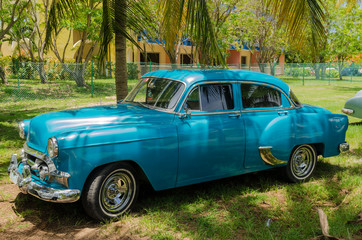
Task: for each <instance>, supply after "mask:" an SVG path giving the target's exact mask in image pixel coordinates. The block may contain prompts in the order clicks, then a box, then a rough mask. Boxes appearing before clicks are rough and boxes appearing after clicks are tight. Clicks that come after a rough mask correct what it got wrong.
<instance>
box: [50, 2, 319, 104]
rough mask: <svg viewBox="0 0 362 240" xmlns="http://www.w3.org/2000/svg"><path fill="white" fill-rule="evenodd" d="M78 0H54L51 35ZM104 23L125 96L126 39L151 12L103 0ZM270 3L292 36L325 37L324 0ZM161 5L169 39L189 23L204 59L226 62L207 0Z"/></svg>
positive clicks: (104, 41)
mask: <svg viewBox="0 0 362 240" xmlns="http://www.w3.org/2000/svg"><path fill="white" fill-rule="evenodd" d="M76 2H77V1H76V0H53V4H52V10H51V16H50V19H51V23H52V24H49V25H48V29H47V30H48V32H49V34H48V36H49V37H48V39H50V36H51V35H50V32H51V31H53V30H54V29H56V26H57V23H58V21H57V19H60V18H61V17H64V16H65V13H66V12H69V11H70V12H71V11H72V9H74V8H72V6H74V4H76ZM102 2H103V24H102V33H101V35H102V44H101V56H106V53H107V51H108V47H107V46H108V45H109V44H110V43H111V41H112V39H113V37H114V39H115V45H116V72H115V78H116V96H117V100H121V99H123V98H124V97H125V96H126V95H127V92H128V88H127V62H126V39H128V40H130V41H131V42H132V43H134V44H136V45H138V44H137V42H135V41H134V39H133V38H132V36H131V35H130V34H129V31H128V30H134V31H136V32H137V31H140V30H142V29H143V28H142V26H145V24H147V18H148V17H147V13H146V12H144V11H143V9H142V4H147V2H146V1H145V2H144V0H138V1H137V0H103V1H102ZM268 4H269V7H270V8H271V9H272V10H273V13H274V14H275V15H276V16H277V17H278V18H279V23H280V24H282V23H285V22H287V23H288V24H287V26H288V29H289V31H290V38H291V40H295V39H298V40H299V39H302V40H303V39H304V38H303V36H304V33H305V31H306V29H307V28H308V27H309V28H310V29H311V30H312V32H313V33H314V34H313V36H314V37H313V43H314V44H316V43H317V42H318V41H319V40H323V39H325V37H324V36H325V27H324V23H325V18H326V17H325V16H326V15H325V9H324V6H323V2H322V0H298V1H290V0H269V1H268ZM160 5H161V7H160V9H159V11H161V12H162V16H163V31H164V36H165V39H164V40H165V41H175V39H174V38H175V36H176V34H175V31H179V29H181V28H182V27H185V26H186V29H187V32H188V34H189V35H191V36H192V39H193V41H194V43H195V47H196V49H197V52H198V53H199V57H200V61H201V62H204V63H207V62H208V60H209V59H216V61H218V62H219V63H224V57H223V54H222V53H221V51H220V49H219V47H218V45H217V41H216V39H215V34H214V30H213V27H212V23H211V21H210V17H209V14H208V9H207V4H206V0H172V1H170V0H160Z"/></svg>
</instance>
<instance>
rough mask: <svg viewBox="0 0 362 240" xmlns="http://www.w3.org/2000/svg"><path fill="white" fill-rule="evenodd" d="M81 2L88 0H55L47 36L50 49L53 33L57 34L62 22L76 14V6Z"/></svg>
mask: <svg viewBox="0 0 362 240" xmlns="http://www.w3.org/2000/svg"><path fill="white" fill-rule="evenodd" d="M80 1H86V0H53V1H52V3H51V5H50V10H49V16H48V24H47V29H46V35H45V45H46V48H47V49H48V48H49V46H50V44H51V42H52V40H53V39H52V33H54V32H56V31H57V29H58V27H59V24H60V21H61V20H62V19H64V18H69V17H72V16H73V15H74V13H75V12H76V11H75V9H76V5H77V3H79V2H80Z"/></svg>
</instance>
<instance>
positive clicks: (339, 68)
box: [338, 61, 343, 81]
mask: <svg viewBox="0 0 362 240" xmlns="http://www.w3.org/2000/svg"><path fill="white" fill-rule="evenodd" d="M342 69H343V62H340V61H338V75H339V80H341V81H342V80H343V78H342Z"/></svg>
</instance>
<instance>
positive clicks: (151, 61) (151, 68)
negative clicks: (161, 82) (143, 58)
mask: <svg viewBox="0 0 362 240" xmlns="http://www.w3.org/2000/svg"><path fill="white" fill-rule="evenodd" d="M150 72H152V61H150Z"/></svg>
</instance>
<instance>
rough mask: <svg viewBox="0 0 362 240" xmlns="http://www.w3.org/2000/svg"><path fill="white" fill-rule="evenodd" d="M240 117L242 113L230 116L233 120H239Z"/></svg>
mask: <svg viewBox="0 0 362 240" xmlns="http://www.w3.org/2000/svg"><path fill="white" fill-rule="evenodd" d="M240 116H241V114H240V113H236V114H230V115H229V117H231V118H238V117H240Z"/></svg>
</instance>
